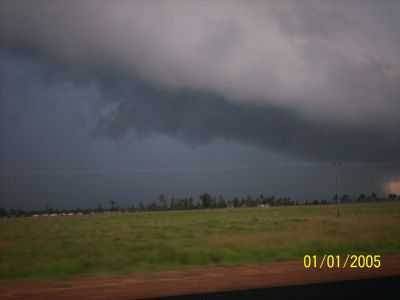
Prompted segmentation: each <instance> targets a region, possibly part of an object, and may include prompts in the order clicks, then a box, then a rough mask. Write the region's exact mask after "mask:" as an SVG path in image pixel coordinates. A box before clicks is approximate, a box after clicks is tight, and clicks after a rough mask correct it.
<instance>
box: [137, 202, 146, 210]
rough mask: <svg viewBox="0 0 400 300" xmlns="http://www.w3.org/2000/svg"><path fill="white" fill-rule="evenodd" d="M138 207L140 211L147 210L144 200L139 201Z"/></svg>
mask: <svg viewBox="0 0 400 300" xmlns="http://www.w3.org/2000/svg"><path fill="white" fill-rule="evenodd" d="M138 209H139V210H140V211H144V210H145V207H144V204H143V202H142V201H140V202H139V207H138Z"/></svg>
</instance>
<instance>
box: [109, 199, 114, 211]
mask: <svg viewBox="0 0 400 300" xmlns="http://www.w3.org/2000/svg"><path fill="white" fill-rule="evenodd" d="M110 207H111V210H112V211H114V210H115V201H114V200H110Z"/></svg>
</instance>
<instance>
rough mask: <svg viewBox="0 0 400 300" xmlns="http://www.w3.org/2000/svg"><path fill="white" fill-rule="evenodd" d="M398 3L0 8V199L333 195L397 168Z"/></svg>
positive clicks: (18, 203) (92, 201)
mask: <svg viewBox="0 0 400 300" xmlns="http://www.w3.org/2000/svg"><path fill="white" fill-rule="evenodd" d="M399 14H400V3H399V2H398V1H390V0H388V1H372V0H371V1H369V0H367V1H358V0H355V1H337V0H336V1H312V0H310V1H301V2H299V1H279V3H278V1H258V2H257V1H253V2H251V4H250V3H248V2H245V1H238V2H234V1H218V2H217V3H216V2H215V1H202V2H199V1H163V2H161V1H160V2H157V1H156V2H153V1H152V2H149V1H122V0H121V1H80V2H78V1H76V2H71V1H54V0H53V1H41V0H39V1H22V0H17V1H15V0H14V1H11V0H10V1H8V0H4V1H1V3H0V105H1V110H0V130H1V131H0V143H1V149H0V165H1V169H0V170H1V171H0V172H1V173H0V175H1V180H0V187H1V189H0V192H1V199H0V201H1V203H0V204H1V205H0V206H6V207H23V208H25V207H26V208H42V207H44V205H45V204H46V203H49V204H50V205H52V206H54V207H76V206H81V207H86V206H95V205H97V203H99V202H103V204H105V203H106V202H108V200H110V199H114V200H116V201H117V202H119V203H120V204H121V205H129V204H131V203H137V202H138V201H149V200H153V199H156V198H157V195H158V194H160V193H166V194H167V195H175V196H187V195H190V194H192V195H193V196H197V195H198V194H199V193H201V192H203V191H208V192H211V193H214V194H224V195H226V196H229V197H231V196H233V195H238V196H241V195H246V194H252V195H256V194H259V193H264V194H265V195H272V194H274V195H277V196H280V195H281V196H291V197H294V198H299V199H309V198H325V199H330V198H331V197H332V194H333V193H334V191H335V185H334V172H333V167H332V162H333V161H336V160H340V161H343V162H344V167H343V168H342V184H341V190H342V191H343V192H346V193H349V194H356V193H360V192H371V191H373V190H374V191H380V192H388V190H387V189H385V187H387V186H391V187H392V192H398V193H400V191H393V189H394V188H393V187H396V186H399V185H397V184H396V183H394V182H397V181H398V180H399V178H400V176H399V175H400V174H399V173H400V172H399V163H400V158H399V155H398V153H400V131H399V130H398V128H399V126H400V116H399V111H400V109H399V108H400V58H399V56H398V53H400V34H399V32H398V28H400V24H399V23H400V21H398V15H399Z"/></svg>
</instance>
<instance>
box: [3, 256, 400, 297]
mask: <svg viewBox="0 0 400 300" xmlns="http://www.w3.org/2000/svg"><path fill="white" fill-rule="evenodd" d="M386 276H400V255H391V256H383V259H382V268H380V269H357V270H356V269H341V270H338V269H335V270H329V269H324V270H305V269H304V267H303V261H290V262H275V263H270V264H267V265H258V266H254V265H252V266H238V267H207V268H194V269H191V270H184V271H166V272H158V273H140V274H139V273H134V274H132V275H130V276H123V277H122V276H121V277H109V278H102V277H93V278H76V279H70V280H62V281H22V280H21V281H0V299H2V300H11V299H13V300H14V299H34V300H35V299H41V300H45V299H126V300H128V299H129V300H132V299H146V298H157V297H165V296H177V295H189V294H198V293H210V292H222V291H234V290H247V289H254V288H268V287H277V286H290V285H303V284H311V283H324V282H334V281H343V280H357V279H367V278H376V277H386Z"/></svg>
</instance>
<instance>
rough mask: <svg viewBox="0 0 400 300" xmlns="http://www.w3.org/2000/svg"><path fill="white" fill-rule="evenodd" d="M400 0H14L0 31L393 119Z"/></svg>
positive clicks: (354, 121)
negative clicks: (247, 0)
mask: <svg viewBox="0 0 400 300" xmlns="http://www.w3.org/2000/svg"><path fill="white" fill-rule="evenodd" d="M399 12H400V4H399V2H398V1H372V0H371V1H369V0H368V1H361V0H353V1H337V0H331V1H315V0H305V1H301V2H299V1H294V0H284V1H257V2H255V1H253V2H251V3H248V2H245V1H218V2H216V1H202V2H201V3H199V2H198V1H174V0H172V1H162V2H150V1H123V0H117V1H105V0H97V1H73V2H70V1H68V2H66V1H57V0H55V1H54V0H53V1H45V0H39V1H34V2H32V1H23V0H20V1H11V0H8V1H7V0H5V1H2V2H1V3H0V43H1V44H2V45H3V46H5V47H7V46H11V47H13V46H16V47H27V46H29V47H33V48H35V49H40V50H41V51H42V52H43V53H46V54H47V55H49V56H51V57H53V58H55V59H57V60H59V61H61V62H63V63H64V64H67V65H80V66H82V65H86V66H89V65H90V66H93V65H102V66H107V67H109V68H112V69H114V70H119V71H123V72H126V73H127V74H129V75H130V76H140V77H141V78H142V79H143V80H146V81H151V82H153V83H154V84H157V85H162V86H166V87H168V88H172V89H185V88H189V89H193V90H196V91H202V92H203V91H206V92H209V93H216V94H219V95H223V96H224V98H225V99H226V100H227V101H229V102H231V103H244V104H249V105H252V104H257V105H261V106H262V105H265V106H267V107H268V106H270V105H273V106H275V107H279V108H282V109H289V110H294V111H295V112H296V113H298V114H301V115H302V116H304V117H306V118H311V119H323V120H329V121H330V122H334V123H335V122H336V123H346V124H349V125H351V126H357V125H360V124H362V125H364V126H376V127H379V126H380V127H384V128H385V129H386V128H389V127H393V126H399V125H400V121H399V117H398V115H397V114H396V111H397V110H398V109H399V101H398V96H399V84H398V82H399V80H400V59H399V56H398V53H399V52H400V38H399V34H398V30H397V28H399V26H400V24H399V21H398V18H397V16H398V15H399Z"/></svg>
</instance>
